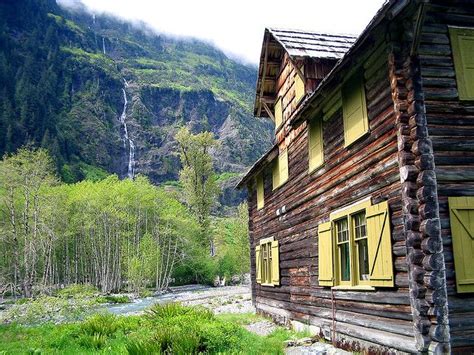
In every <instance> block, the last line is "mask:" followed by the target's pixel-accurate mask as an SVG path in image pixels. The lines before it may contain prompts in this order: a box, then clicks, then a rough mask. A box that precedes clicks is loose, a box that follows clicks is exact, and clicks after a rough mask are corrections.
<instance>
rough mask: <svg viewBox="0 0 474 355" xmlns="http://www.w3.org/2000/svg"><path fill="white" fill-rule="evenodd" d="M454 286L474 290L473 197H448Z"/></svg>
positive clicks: (459, 289) (460, 290)
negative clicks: (454, 275) (454, 273)
mask: <svg viewBox="0 0 474 355" xmlns="http://www.w3.org/2000/svg"><path fill="white" fill-rule="evenodd" d="M448 203H449V218H450V223H451V237H452V241H453V253H454V268H455V271H456V287H457V291H458V292H459V293H464V292H474V197H449V198H448Z"/></svg>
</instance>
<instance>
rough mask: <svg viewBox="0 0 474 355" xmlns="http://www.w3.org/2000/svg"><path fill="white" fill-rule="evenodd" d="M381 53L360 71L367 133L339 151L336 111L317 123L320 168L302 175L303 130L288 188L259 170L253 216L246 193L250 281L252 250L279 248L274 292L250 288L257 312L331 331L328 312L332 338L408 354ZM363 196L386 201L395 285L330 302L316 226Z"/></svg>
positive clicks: (395, 173)
mask: <svg viewBox="0 0 474 355" xmlns="http://www.w3.org/2000/svg"><path fill="white" fill-rule="evenodd" d="M372 50H374V48H372ZM381 52H382V54H383V55H382V56H380V51H374V53H377V55H378V56H379V58H369V60H368V63H370V67H366V68H365V72H366V74H367V75H366V83H365V87H366V96H367V106H368V114H369V127H370V134H368V135H367V136H365V137H364V138H362V139H360V140H359V141H357V142H356V143H355V144H353V145H352V146H351V147H350V148H344V134H343V120H342V110H341V109H340V108H339V109H337V110H336V111H335V113H334V114H333V115H332V117H330V118H329V119H328V120H327V121H326V122H324V124H323V130H324V132H323V140H324V160H325V163H324V165H323V166H322V167H321V168H319V169H317V170H316V171H314V172H312V173H308V147H307V144H308V142H307V128H306V125H305V124H304V126H303V127H304V129H302V130H301V133H299V135H297V136H295V137H294V139H293V140H292V141H291V142H290V143H289V146H288V149H289V180H288V182H287V183H285V184H284V185H283V186H281V187H280V188H278V189H277V190H275V191H272V181H271V171H270V170H267V171H266V172H265V179H264V181H265V207H264V208H263V209H262V210H260V211H257V209H256V195H255V190H254V189H252V188H251V189H250V190H251V193H250V195H249V212H250V240H251V242H252V243H251V245H252V279H254V278H255V263H254V260H253V259H254V257H255V256H254V248H255V245H256V243H258V241H259V240H260V239H261V238H265V237H269V236H273V237H275V238H276V239H277V240H278V241H279V243H280V276H281V286H279V287H266V286H260V285H255V284H254V285H253V294H254V295H255V301H256V306H257V308H258V309H259V310H260V311H263V312H266V313H269V314H272V315H274V316H278V317H280V319H282V320H288V319H294V320H300V321H302V322H306V323H308V322H309V323H310V324H313V325H315V326H317V327H319V328H321V330H322V331H323V330H324V331H329V332H331V331H332V327H333V322H332V314H333V313H332V309H333V306H334V307H335V309H336V311H335V328H336V329H335V330H336V332H337V333H339V334H344V335H347V336H350V337H353V338H358V339H365V340H367V341H370V342H373V343H377V344H381V345H385V346H389V347H390V346H391V347H397V348H399V349H401V350H404V351H415V350H416V349H415V347H414V333H413V325H412V315H411V306H410V298H409V291H408V274H407V261H406V246H405V238H404V235H403V224H402V218H401V191H400V176H399V165H398V149H397V137H396V130H395V125H394V122H395V121H394V111H393V102H392V100H391V90H390V84H389V80H388V63H387V58H388V55H387V54H386V51H384V50H382V51H381ZM290 73H291V71H290ZM282 82H283V81H282ZM298 128H301V126H299V127H295V128H293V129H294V130H296V131H298ZM367 196H371V197H372V202H373V203H374V204H375V203H379V202H381V201H384V200H388V202H389V207H390V216H391V229H392V244H393V257H394V274H395V285H396V287H395V288H388V289H383V288H380V289H377V290H376V291H342V290H338V291H334V304H333V302H332V298H331V289H330V288H328V287H320V286H319V285H318V267H317V265H318V255H317V251H318V236H317V226H318V224H320V223H322V222H326V221H328V219H329V213H330V212H332V211H334V210H337V209H338V208H341V207H343V206H345V205H348V204H351V203H353V202H356V201H358V200H360V199H362V198H364V197H367Z"/></svg>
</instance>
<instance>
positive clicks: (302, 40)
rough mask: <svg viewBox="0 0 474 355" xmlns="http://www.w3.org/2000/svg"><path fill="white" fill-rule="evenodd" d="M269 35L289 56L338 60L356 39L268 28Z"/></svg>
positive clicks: (349, 36)
mask: <svg viewBox="0 0 474 355" xmlns="http://www.w3.org/2000/svg"><path fill="white" fill-rule="evenodd" d="M268 30H269V31H270V33H271V34H272V35H273V36H274V38H275V39H276V40H277V41H278V42H279V43H280V44H281V45H282V46H283V48H284V49H285V50H286V51H287V52H288V54H289V55H290V56H292V57H293V56H294V57H313V58H329V59H340V58H342V56H343V55H344V53H346V52H347V51H348V50H349V48H350V47H351V46H352V44H353V43H354V42H355V41H356V39H357V37H356V36H352V35H346V34H324V33H317V32H308V31H299V30H286V29H276V28H269V29H268Z"/></svg>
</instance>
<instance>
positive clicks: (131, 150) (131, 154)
mask: <svg viewBox="0 0 474 355" xmlns="http://www.w3.org/2000/svg"><path fill="white" fill-rule="evenodd" d="M127 86H128V83H127V81H126V80H125V79H124V87H123V88H122V93H123V111H122V114H121V115H120V123H121V124H122V127H123V145H124V148H125V149H127V144H128V169H127V176H128V177H129V178H130V179H133V178H134V177H135V144H134V143H133V140H132V139H131V138H130V136H129V134H128V128H127V106H128V100H127V92H126V91H125V88H126V87H127Z"/></svg>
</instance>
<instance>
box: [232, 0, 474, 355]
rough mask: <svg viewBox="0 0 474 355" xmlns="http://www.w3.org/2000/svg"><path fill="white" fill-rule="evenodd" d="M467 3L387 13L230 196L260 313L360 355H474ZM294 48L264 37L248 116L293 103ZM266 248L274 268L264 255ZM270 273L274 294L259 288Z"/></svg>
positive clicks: (268, 287)
mask: <svg viewBox="0 0 474 355" xmlns="http://www.w3.org/2000/svg"><path fill="white" fill-rule="evenodd" d="M472 4H473V2H472V1H459V2H448V1H445V0H432V1H408V0H393V1H388V2H386V3H385V4H384V5H383V6H382V8H381V9H380V10H379V11H378V12H377V14H376V15H375V17H374V18H373V19H372V21H371V22H370V23H369V25H368V26H367V28H366V29H365V30H364V31H363V33H362V34H361V35H360V36H359V37H358V38H357V40H355V41H353V43H352V44H350V45H349V46H347V48H345V50H344V52H345V53H343V54H341V56H340V58H339V59H335V60H334V62H333V63H332V65H328V68H327V72H325V73H324V75H322V77H321V78H319V79H315V80H317V82H316V81H315V82H314V84H313V86H311V85H310V86H308V83H309V81H308V79H307V78H305V86H304V87H305V93H304V98H303V99H301V100H299V101H298V103H297V104H295V105H294V106H291V105H290V106H289V107H290V111H289V112H288V113H283V114H282V116H281V117H280V118H278V120H279V121H280V120H281V124H279V125H278V126H277V129H276V131H275V145H274V146H273V147H272V148H271V149H270V150H269V151H268V152H267V153H266V154H265V155H264V156H262V157H261V158H260V159H259V160H258V161H257V162H256V163H255V164H254V165H253V166H252V167H251V169H250V170H249V171H248V172H247V174H245V176H244V177H243V178H242V180H241V181H240V182H239V184H238V187H247V189H248V191H249V194H248V200H249V230H250V236H249V240H250V244H251V266H252V267H251V275H252V297H253V301H254V303H255V306H256V308H257V311H258V312H260V313H266V314H268V315H270V316H272V317H274V318H275V319H277V320H280V321H282V322H286V323H292V324H300V323H304V324H309V326H310V327H311V329H312V331H314V332H317V333H319V334H320V335H322V336H325V337H326V338H328V339H330V340H332V341H334V342H336V343H338V344H339V345H343V346H346V347H348V348H351V347H352V348H356V349H359V350H363V349H366V350H369V351H393V350H396V351H402V352H409V353H419V352H423V353H424V352H433V353H446V352H450V351H452V352H456V351H464V350H470V351H472V349H474V323H473V322H472V314H474V281H473V280H474V268H472V264H473V261H474V238H473V237H472V236H473V235H474V212H473V211H474V139H473V137H474V129H473V125H472V123H471V121H472V118H473V117H474V116H473V114H474V110H473V106H472V102H473V98H472V97H471V96H472V90H471V89H472V88H471V84H472V83H471V81H472V77H473V76H472V75H473V71H472V68H471V64H472V63H471V59H472V58H471V57H472V56H470V53H471V51H472V48H474V47H472V46H471V44H470V43H471V42H470V41H471V39H473V41H474V7H473V6H472ZM295 32H298V33H299V34H298V35H296V34H295ZM287 34H289V37H290V38H291V40H289V41H295V42H298V40H294V37H303V35H302V34H301V33H300V32H299V31H287V32H285V31H283V30H278V32H277V31H276V30H270V29H267V30H266V31H265V36H264V42H263V46H262V56H261V62H260V68H259V79H258V83H257V92H256V103H255V115H256V116H259V117H261V116H268V117H271V118H272V119H275V117H272V115H273V110H274V106H272V105H277V107H278V105H282V110H283V111H284V109H285V104H286V105H288V102H289V101H290V102H291V99H288V100H287V99H283V100H281V99H280V102H278V101H279V100H278V98H281V97H283V95H282V94H279V91H278V90H279V89H278V90H277V88H280V87H278V82H279V81H278V75H280V74H281V73H283V72H284V70H283V69H282V68H285V65H284V64H283V63H286V67H288V68H291V65H293V63H292V62H291V61H290V59H292V60H294V58H291V50H292V48H291V47H290V44H286V43H285V42H284V39H285V38H283V39H282V38H281V37H282V36H283V37H284V36H285V35H287ZM279 36H280V37H279ZM302 41H303V40H302ZM303 42H304V41H303ZM295 45H299V44H295ZM272 51H273V52H272ZM285 58H286V59H285ZM307 59H308V58H305V59H304V60H307ZM285 60H286V62H285ZM311 60H312V59H311ZM275 61H276V62H278V61H280V62H279V63H280V64H279V65H277V64H276V63H274V62H275ZM268 63H272V64H271V65H273V67H272V68H270V67H269V66H268ZM288 63H289V64H288ZM296 63H298V61H296ZM290 64H291V65H290ZM296 67H298V68H300V71H302V72H303V74H304V75H308V72H307V71H305V70H306V68H308V67H307V66H306V64H305V66H298V64H296ZM301 68H303V70H301ZM272 70H273V71H272ZM293 70H296V69H293ZM298 75H299V74H298ZM355 78H357V79H355ZM283 82H284V80H282V81H281V85H283ZM292 83H293V84H291V85H294V82H292ZM291 85H290V87H291ZM283 92H284V93H287V92H289V90H283ZM295 92H296V90H295ZM261 98H263V99H264V100H260V99H261ZM285 100H286V103H285ZM264 103H265V105H266V106H265V105H264ZM283 128H284V129H283ZM282 153H283V154H284V155H285V158H286V163H285V164H286V166H285V169H287V170H286V171H285V172H284V175H285V183H284V184H280V185H279V186H278V188H275V189H274V188H273V187H274V186H273V181H274V178H275V173H273V171H280V170H279V169H275V164H276V162H277V161H279V159H280V158H281V156H282ZM257 182H258V183H257ZM257 187H258V188H257ZM257 191H258V195H259V196H260V197H259V198H258V199H259V201H260V203H259V204H258V206H257ZM262 201H264V203H262ZM268 238H271V241H272V242H275V243H274V245H278V247H277V248H276V249H273V248H272V252H273V253H278V254H277V255H278V262H279V265H278V266H276V265H275V263H273V262H272V263H270V262H269V261H268V260H270V259H268V256H269V254H268V253H267V254H266V255H267V256H266V257H265V258H266V259H264V257H263V256H262V253H261V252H258V253H257V249H258V248H259V247H260V246H261V245H262V244H261V243H264V244H265V243H267V247H266V248H268V250H270V249H269V248H270V247H269V246H268V240H270V239H268ZM272 255H273V254H272ZM275 255H276V254H275ZM263 263H266V264H265V265H266V270H272V271H268V272H270V273H271V272H274V273H275V274H276V272H277V271H278V277H279V280H278V283H273V282H271V283H270V282H264V283H262V282H257V279H256V276H257V273H258V272H260V273H261V272H262V269H261V267H262V266H261V265H263ZM257 264H258V265H259V267H256V265H257ZM270 265H271V266H270ZM260 275H261V274H260ZM268 275H269V274H268V273H267V278H268Z"/></svg>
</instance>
